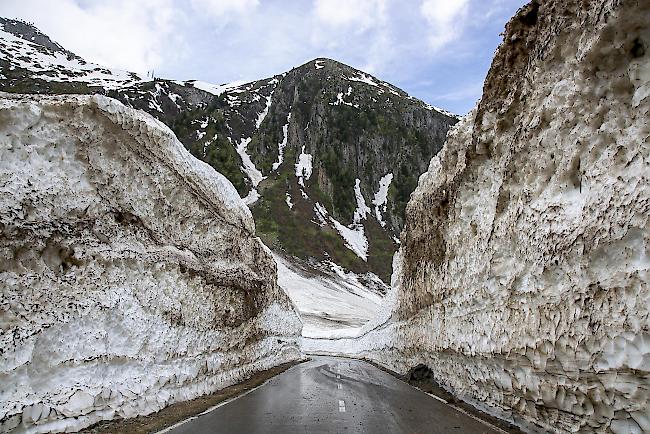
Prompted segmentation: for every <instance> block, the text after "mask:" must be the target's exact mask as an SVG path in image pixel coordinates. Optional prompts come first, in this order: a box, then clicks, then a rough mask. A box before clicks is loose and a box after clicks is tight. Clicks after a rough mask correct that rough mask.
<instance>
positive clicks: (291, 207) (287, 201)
mask: <svg viewBox="0 0 650 434" xmlns="http://www.w3.org/2000/svg"><path fill="white" fill-rule="evenodd" d="M284 201H285V202H286V203H287V206H288V207H289V209H293V202H291V195H290V194H289V193H287V194H286V197H285V198H284Z"/></svg>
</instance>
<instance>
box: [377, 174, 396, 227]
mask: <svg viewBox="0 0 650 434" xmlns="http://www.w3.org/2000/svg"><path fill="white" fill-rule="evenodd" d="M392 181H393V174H392V173H388V174H386V175H384V176H382V178H381V179H380V180H379V191H377V193H375V198H374V199H373V200H372V204H373V205H374V206H375V217H377V221H378V222H379V224H380V225H381V226H382V227H384V226H386V222H385V221H384V220H383V219H382V213H384V212H386V204H387V202H388V188H389V187H390V183H391V182H392Z"/></svg>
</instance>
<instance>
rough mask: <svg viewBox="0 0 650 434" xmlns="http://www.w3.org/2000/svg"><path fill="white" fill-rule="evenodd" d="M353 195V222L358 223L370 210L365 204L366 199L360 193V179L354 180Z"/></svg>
mask: <svg viewBox="0 0 650 434" xmlns="http://www.w3.org/2000/svg"><path fill="white" fill-rule="evenodd" d="M354 196H355V197H356V199H357V209H356V210H355V211H354V222H355V223H359V222H360V221H361V220H365V219H366V216H367V215H368V213H370V212H371V210H370V208H369V207H368V205H366V199H365V198H364V197H363V193H361V180H360V179H359V178H357V179H356V180H355V181H354Z"/></svg>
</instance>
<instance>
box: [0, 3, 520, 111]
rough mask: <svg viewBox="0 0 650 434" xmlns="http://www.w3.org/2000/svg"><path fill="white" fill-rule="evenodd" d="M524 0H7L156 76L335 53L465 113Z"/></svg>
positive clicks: (221, 76)
mask: <svg viewBox="0 0 650 434" xmlns="http://www.w3.org/2000/svg"><path fill="white" fill-rule="evenodd" d="M525 3H526V1H524V0H137V1H134V0H56V1H51V0H2V1H1V2H0V15H2V16H5V17H11V18H21V19H24V20H27V21H30V22H33V23H34V24H35V25H36V26H37V27H39V28H40V29H41V30H42V31H43V32H45V33H47V34H48V35H49V36H50V37H51V38H52V39H54V40H56V41H57V42H59V43H60V44H61V45H63V46H64V47H66V48H68V49H69V50H71V51H73V52H75V53H76V54H78V55H80V56H82V57H84V58H86V59H87V60H90V61H93V62H95V63H99V64H102V65H106V66H112V67H119V68H121V69H126V70H130V71H136V72H144V73H146V71H149V70H154V71H155V75H156V76H157V77H164V78H173V79H182V80H187V79H192V78H193V79H200V80H204V81H208V82H212V83H224V82H229V81H234V80H255V79H259V78H264V77H269V76H272V75H274V74H277V73H280V72H283V71H286V70H289V69H291V68H292V67H294V66H298V65H301V64H303V63H305V62H307V61H309V60H311V59H314V58H316V57H329V58H332V59H335V60H338V61H341V62H343V63H346V64H348V65H351V66H354V67H356V68H359V69H362V70H364V71H367V72H369V73H371V74H373V75H375V76H377V77H379V78H381V79H383V80H385V81H388V82H390V83H393V84H395V85H396V86H398V87H400V88H402V89H404V90H405V91H407V92H408V93H409V94H411V95H413V96H416V97H418V98H420V99H422V100H424V101H426V102H428V103H431V104H434V105H437V106H440V107H443V108H446V109H448V110H451V111H453V112H456V113H459V114H464V113H466V112H467V111H468V110H469V109H470V108H471V107H472V106H473V105H474V103H475V102H476V100H477V99H478V97H479V96H480V94H481V87H482V83H483V79H484V78H485V73H486V72H487V69H488V68H489V65H490V61H491V59H492V55H493V53H494V50H495V48H496V47H497V45H498V44H499V42H500V40H501V37H500V36H499V34H500V33H501V32H502V31H503V28H504V25H505V23H506V22H507V20H508V19H509V18H510V16H512V15H513V14H514V13H515V11H516V10H517V9H518V8H519V7H520V6H522V5H523V4H525Z"/></svg>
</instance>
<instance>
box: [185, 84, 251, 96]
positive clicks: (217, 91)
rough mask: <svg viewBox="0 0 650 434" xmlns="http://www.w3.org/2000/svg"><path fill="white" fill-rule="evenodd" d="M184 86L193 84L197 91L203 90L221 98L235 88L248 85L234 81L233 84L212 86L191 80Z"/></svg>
mask: <svg viewBox="0 0 650 434" xmlns="http://www.w3.org/2000/svg"><path fill="white" fill-rule="evenodd" d="M184 84H191V85H192V86H194V87H195V88H197V89H201V90H203V91H206V92H208V93H211V94H212V95H216V96H219V95H221V94H222V93H224V92H226V91H228V90H232V89H235V88H238V87H240V86H242V85H243V84H246V82H245V81H233V82H232V83H224V84H212V83H206V82H205V81H200V80H189V81H186V82H185V83H184Z"/></svg>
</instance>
